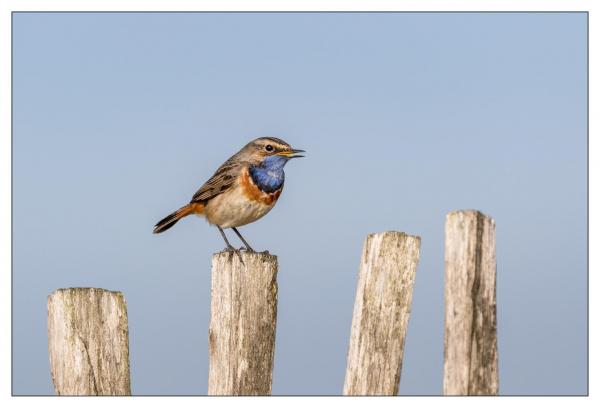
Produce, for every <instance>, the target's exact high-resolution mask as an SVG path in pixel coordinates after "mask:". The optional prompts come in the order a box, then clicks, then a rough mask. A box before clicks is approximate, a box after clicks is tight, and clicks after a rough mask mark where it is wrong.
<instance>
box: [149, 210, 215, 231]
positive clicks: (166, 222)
mask: <svg viewBox="0 0 600 408" xmlns="http://www.w3.org/2000/svg"><path fill="white" fill-rule="evenodd" d="M203 213H204V205H203V204H202V203H189V204H188V205H185V206H183V207H181V208H180V209H179V210H177V211H175V212H173V213H171V214H169V215H167V216H166V217H165V218H163V219H162V220H160V221H159V222H157V223H156V225H155V226H154V231H152V232H154V233H155V234H160V233H161V232H163V231H166V230H168V229H169V228H171V227H172V226H173V225H175V224H176V223H177V221H179V220H180V219H182V218H183V217H187V216H188V215H190V214H203Z"/></svg>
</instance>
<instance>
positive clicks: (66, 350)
mask: <svg viewBox="0 0 600 408" xmlns="http://www.w3.org/2000/svg"><path fill="white" fill-rule="evenodd" d="M48 351H49V354H50V369H51V373H52V381H53V383H54V389H55V390H56V393H57V394H58V395H131V385H130V379H129V339H128V327H127V309H126V305H125V298H124V297H123V294H122V293H121V292H111V291H108V290H104V289H97V288H69V289H58V290H56V291H54V292H53V293H52V294H51V295H50V296H48Z"/></svg>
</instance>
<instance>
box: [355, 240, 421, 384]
mask: <svg viewBox="0 0 600 408" xmlns="http://www.w3.org/2000/svg"><path fill="white" fill-rule="evenodd" d="M420 245H421V238H419V237H414V236H410V235H407V234H404V233H402V232H383V233H377V234H370V235H368V236H367V239H366V241H365V244H364V247H363V252H362V258H361V263H360V270H359V273H358V285H357V289H356V299H355V302H354V314H353V317H352V330H351V333H350V347H349V351H348V365H347V368H346V379H345V382H344V395H396V394H397V393H398V387H399V382H400V372H401V370H402V356H403V353H404V339H405V336H406V329H407V326H408V318H409V316H410V308H411V302H412V291H413V284H414V281H415V273H416V270H417V264H418V262H419V249H420Z"/></svg>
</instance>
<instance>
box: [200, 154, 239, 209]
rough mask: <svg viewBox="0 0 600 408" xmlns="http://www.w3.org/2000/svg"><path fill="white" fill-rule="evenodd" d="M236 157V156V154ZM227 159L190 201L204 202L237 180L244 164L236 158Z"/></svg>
mask: <svg viewBox="0 0 600 408" xmlns="http://www.w3.org/2000/svg"><path fill="white" fill-rule="evenodd" d="M234 157H235V156H234ZM234 157H232V158H230V159H229V160H227V161H226V162H225V163H223V164H222V165H221V167H219V168H218V169H217V171H216V172H215V174H213V175H212V177H211V178H210V179H208V181H207V182H206V183H204V185H203V186H202V187H200V189H198V191H196V193H195V194H194V196H193V197H192V200H191V201H190V202H192V203H195V202H204V201H206V200H210V199H211V198H213V197H216V196H218V195H219V194H221V193H222V192H224V191H226V190H227V189H228V188H229V187H231V186H232V185H233V184H234V183H235V182H236V180H237V178H238V175H239V174H240V171H241V169H242V166H243V164H242V163H240V162H238V161H237V160H235V159H234Z"/></svg>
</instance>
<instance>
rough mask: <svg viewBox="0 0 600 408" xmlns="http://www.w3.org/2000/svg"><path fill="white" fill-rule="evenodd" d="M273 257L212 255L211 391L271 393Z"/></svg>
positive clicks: (274, 308) (274, 294)
mask: <svg viewBox="0 0 600 408" xmlns="http://www.w3.org/2000/svg"><path fill="white" fill-rule="evenodd" d="M276 278H277V257H276V256H274V255H269V254H268V253H247V252H242V253H240V254H239V256H238V254H236V253H233V252H220V253H217V254H214V255H213V259H212V284H211V304H210V314H211V317H210V329H209V336H208V340H209V374H208V394H209V395H270V394H271V383H272V379H273V355H274V351H275V323H276V319H277V280H276Z"/></svg>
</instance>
